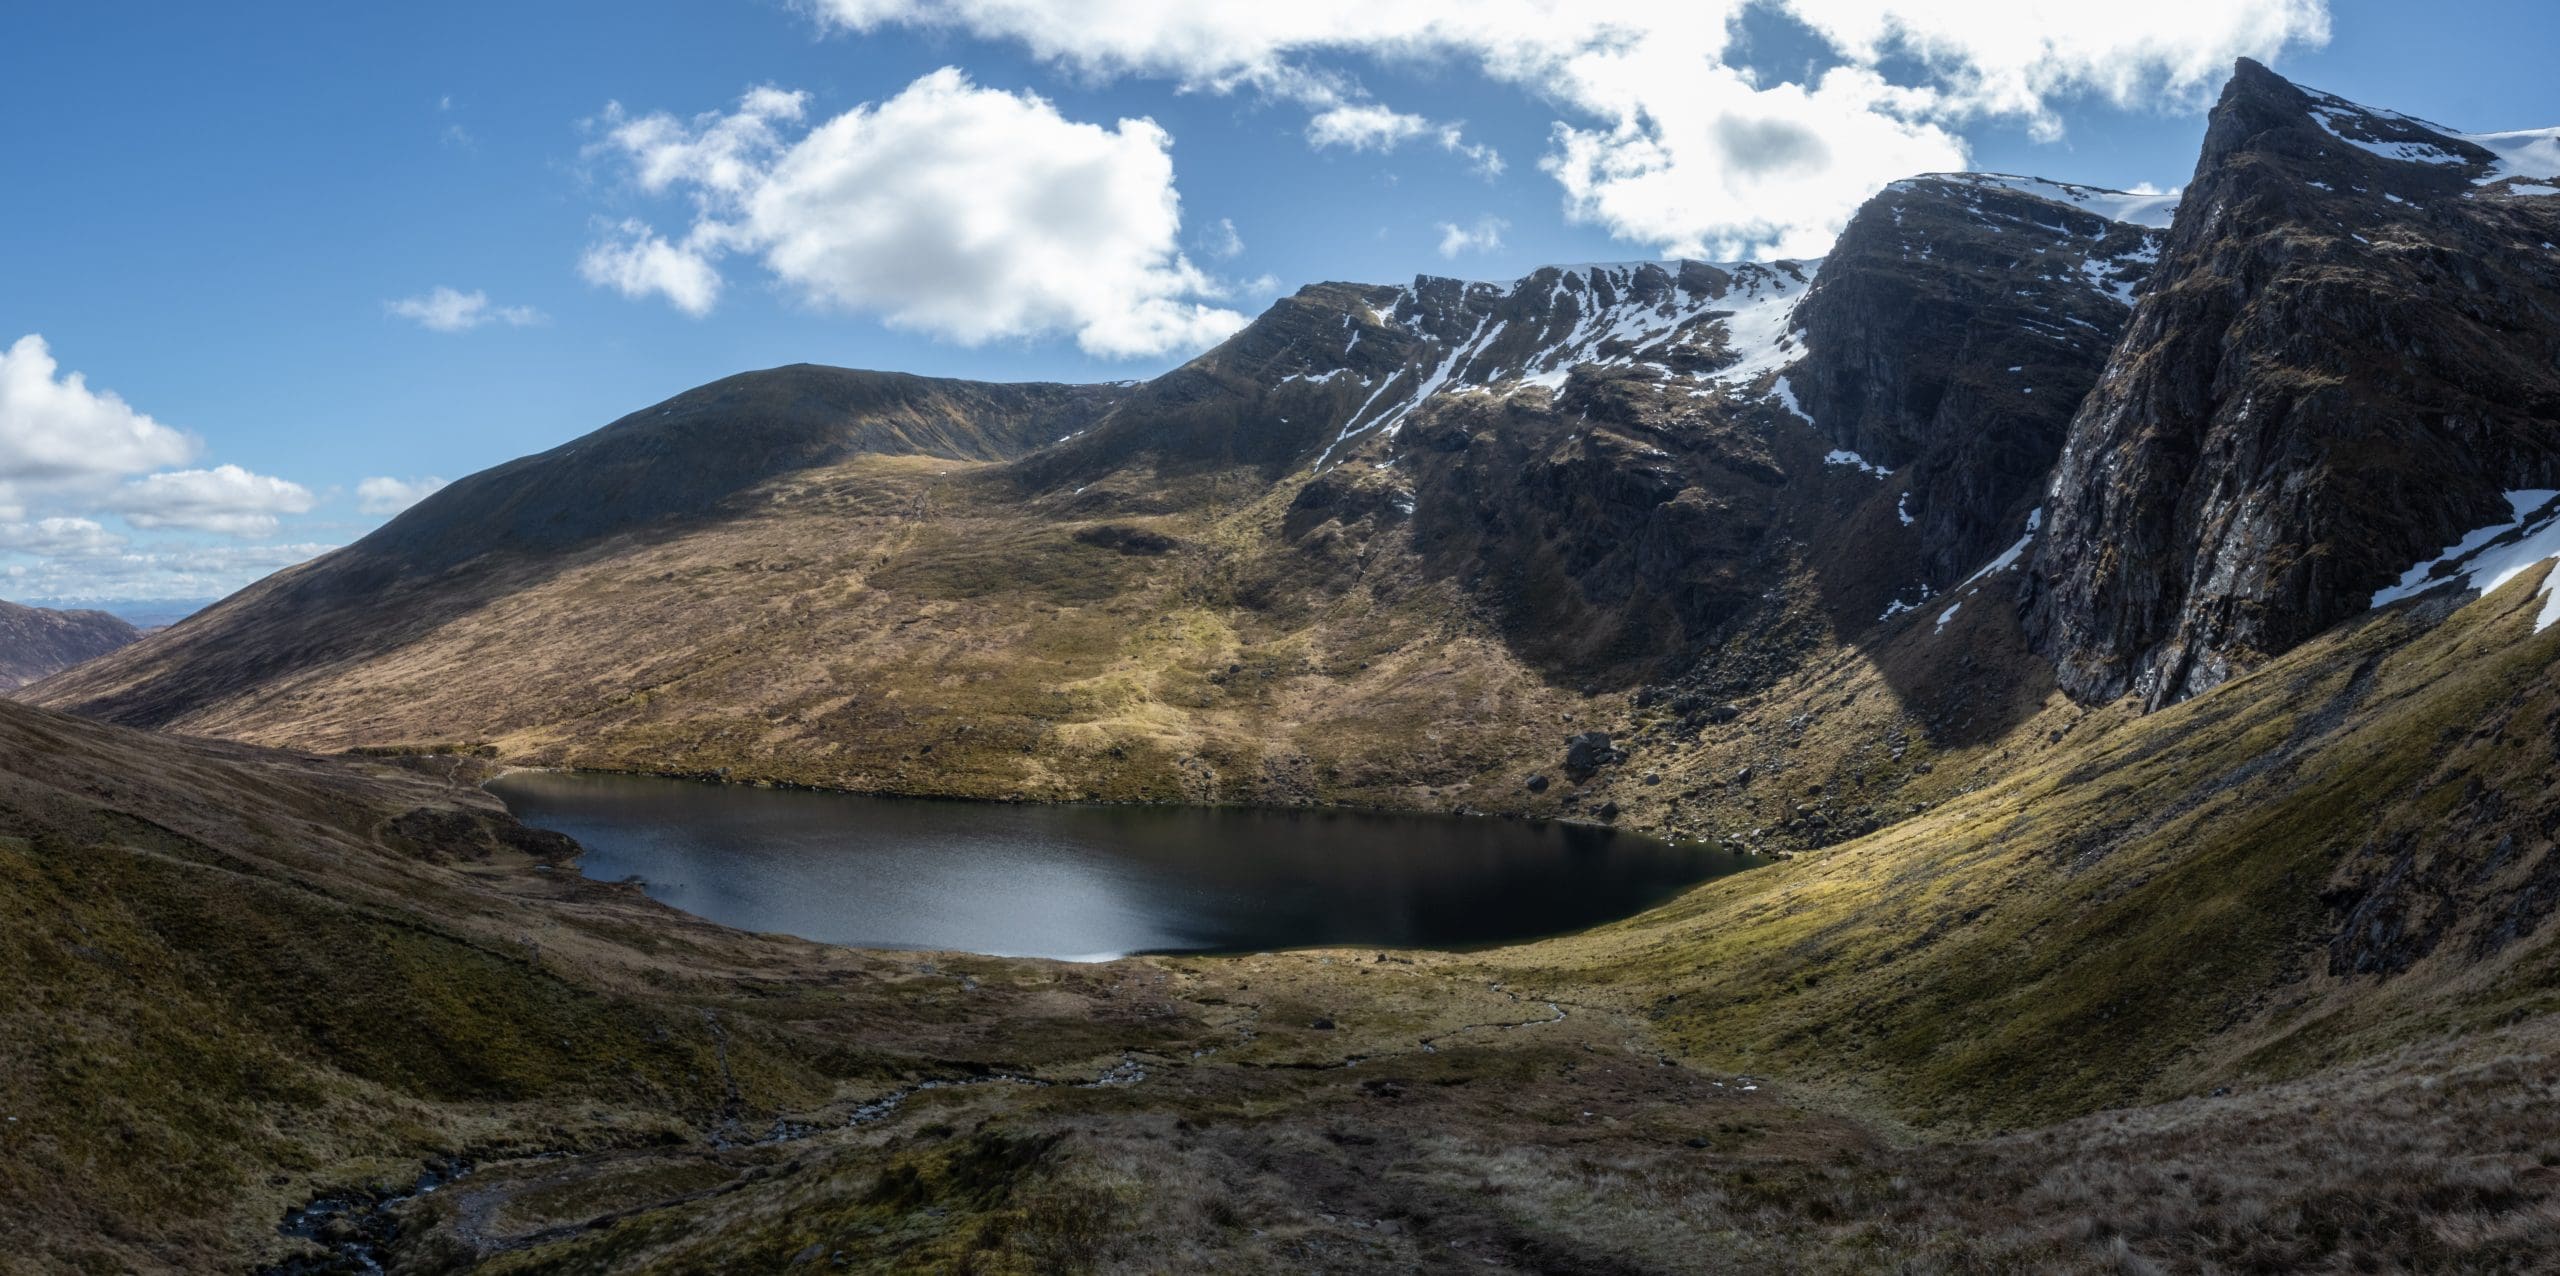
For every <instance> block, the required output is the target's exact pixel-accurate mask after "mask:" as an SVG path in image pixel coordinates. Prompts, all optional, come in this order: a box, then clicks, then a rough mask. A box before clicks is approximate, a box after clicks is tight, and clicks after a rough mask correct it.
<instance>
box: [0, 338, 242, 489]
mask: <svg viewBox="0 0 2560 1276" xmlns="http://www.w3.org/2000/svg"><path fill="white" fill-rule="evenodd" d="M195 454H196V441H195V440H194V439H191V438H189V437H187V436H186V435H184V434H181V433H179V432H178V431H176V430H173V429H170V428H169V427H168V426H165V425H162V424H160V423H159V422H157V421H154V420H152V419H151V418H150V417H148V416H145V415H143V414H142V413H140V412H136V411H134V410H133V407H132V406H131V405H130V404H127V403H126V402H125V401H124V400H123V399H121V398H118V397H116V395H115V394H114V392H112V391H107V390H92V389H90V388H89V383H88V380H87V378H85V377H83V376H82V375H81V374H79V373H77V372H71V373H62V372H61V371H60V365H59V364H57V363H56V362H54V358H53V351H52V349H51V348H50V347H48V346H46V344H45V340H44V338H43V337H40V336H36V335H34V334H32V333H31V334H29V335H27V336H23V337H20V338H18V341H17V344H15V345H13V346H10V347H9V348H8V349H6V350H0V495H5V494H6V493H7V492H8V491H9V489H10V487H11V485H12V484H14V483H18V482H35V483H45V482H54V481H76V480H83V479H98V478H113V477H115V476H117V475H122V474H132V473H136V472H139V471H142V470H148V469H153V468H156V467H158V466H163V465H180V464H184V463H185V462H187V461H189V460H192V459H194V457H195Z"/></svg>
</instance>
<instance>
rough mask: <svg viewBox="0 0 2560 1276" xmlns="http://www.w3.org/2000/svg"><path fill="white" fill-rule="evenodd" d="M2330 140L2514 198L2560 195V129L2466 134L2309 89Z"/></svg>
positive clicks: (2313, 114)
mask: <svg viewBox="0 0 2560 1276" xmlns="http://www.w3.org/2000/svg"><path fill="white" fill-rule="evenodd" d="M2303 93H2304V94H2305V95H2306V96H2307V97H2309V98H2310V99H2311V101H2312V107H2311V112H2310V114H2311V118H2312V121H2313V122H2314V123H2317V124H2318V125H2319V126H2320V127H2321V128H2322V129H2323V130H2325V131H2326V132H2327V133H2328V134H2329V136H2331V137H2333V138H2336V139H2337V140H2339V141H2341V142H2344V143H2346V144H2347V145H2349V146H2352V147H2354V148H2356V149H2357V150H2360V151H2363V152H2364V153H2366V154H2368V155H2373V156H2377V157H2380V158H2382V159H2387V160H2396V161H2398V162H2400V163H2404V164H2425V165H2430V166H2437V167H2457V168H2467V169H2470V170H2471V184H2472V185H2474V186H2480V187H2490V186H2494V187H2498V188H2499V189H2500V190H2501V191H2502V192H2504V193H2506V194H2510V195H2560V128H2543V129H2518V130H2514V131H2510V132H2503V133H2464V132H2459V131H2457V130H2454V129H2450V128H2446V127H2445V126H2443V125H2441V124H2434V123H2430V122H2428V121H2426V120H2422V119H2419V118H2418V117H2416V116H2414V115H2403V114H2401V113H2400V112H2398V111H2386V110H2382V109H2380V108H2378V107H2370V106H2364V105H2361V104H2359V103H2355V102H2350V101H2348V100H2346V99H2345V98H2342V97H2339V96H2337V95H2336V94H2333V93H2323V92H2320V91H2319V90H2317V89H2304V90H2303Z"/></svg>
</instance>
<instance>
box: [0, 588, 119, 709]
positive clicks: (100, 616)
mask: <svg viewBox="0 0 2560 1276" xmlns="http://www.w3.org/2000/svg"><path fill="white" fill-rule="evenodd" d="M141 637H142V631H141V630H139V629H136V628H134V627H133V626H131V625H129V624H126V623H125V622H124V621H122V620H119V619H117V618H116V617H114V616H110V615H108V614H107V613H105V612H103V611H52V610H48V609H46V608H43V607H22V606H19V605H18V604H16V603H11V602H0V691H13V690H16V689H17V688H19V687H23V686H25V685H27V684H28V683H31V682H34V681H36V680H38V679H41V678H45V677H49V676H51V675H53V674H56V673H60V672H61V671H63V670H65V669H68V668H70V667H72V666H73V665H76V664H79V663H81V662H83V661H87V660H95V659H97V658H98V657H100V656H103V655H106V654H107V653H108V652H111V651H114V650H116V649H117V648H119V647H123V646H125V645H126V644H128V643H132V642H135V641H137V640H139V639H140V638H141Z"/></svg>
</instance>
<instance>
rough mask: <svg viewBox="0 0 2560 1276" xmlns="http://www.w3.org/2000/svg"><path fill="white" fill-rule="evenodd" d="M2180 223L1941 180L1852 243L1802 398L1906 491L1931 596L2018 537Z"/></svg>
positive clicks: (1919, 186) (1825, 290)
mask: <svg viewBox="0 0 2560 1276" xmlns="http://www.w3.org/2000/svg"><path fill="white" fill-rule="evenodd" d="M2172 207H2173V204H2172V201H2171V199H2170V198H2169V197H2166V196H2155V197H2143V196H2126V195H2121V194H2118V193H2115V192H2111V191H2099V190H2093V189H2091V188H2089V187H2083V186H2070V185H2065V184H2062V183H2057V182H2046V181H2039V180H2036V179H2032V178H2018V177H2006V176H1999V175H1993V174H1981V173H1941V174H1934V175H1931V176H1927V177H1918V178H1913V179H1911V180H1909V181H1903V182H1897V183H1895V184H1894V185H1893V186H1891V187H1889V188H1887V189H1886V190H1885V192H1884V193H1883V194H1881V195H1879V196H1877V197H1876V198H1875V199H1874V200H1872V201H1870V202H1869V203H1868V204H1867V206H1866V207H1865V208H1863V209H1861V210H1860V211H1859V213H1858V215H1857V217H1856V218H1854V219H1853V220H1851V222H1850V223H1849V226H1848V228H1847V229H1846V230H1844V231H1843V232H1842V233H1841V236H1840V241H1839V244H1838V245H1837V246H1836V247H1835V248H1834V249H1833V250H1832V253H1831V255H1830V256H1829V257H1828V258H1826V259H1825V261H1824V267H1823V272H1822V278H1821V280H1820V281H1818V282H1817V283H1816V284H1815V285H1814V287H1813V290H1812V291H1811V293H1810V294H1809V295H1808V296H1807V297H1806V298H1805V302H1804V306H1803V308H1802V309H1800V310H1799V311H1797V313H1796V322H1797V323H1798V324H1799V325H1801V326H1802V328H1803V331H1804V344H1805V348H1806V355H1805V358H1804V359H1803V360H1802V361H1801V362H1800V363H1798V364H1796V365H1795V366H1794V367H1792V368H1790V369H1789V370H1788V372H1787V381H1788V384H1789V385H1790V386H1791V387H1792V389H1793V390H1794V394H1795V398H1796V401H1797V402H1798V403H1800V404H1801V405H1802V406H1803V409H1804V411H1805V412H1806V413H1807V414H1808V415H1809V416H1811V417H1812V419H1813V420H1814V421H1815V422H1816V423H1817V425H1818V426H1819V427H1820V429H1821V430H1822V432H1823V433H1824V434H1825V435H1828V436H1829V437H1830V438H1831V439H1832V441H1833V443H1834V444H1835V445H1836V446H1837V447H1840V448H1842V449H1845V450H1847V451H1850V452H1854V453H1856V454H1858V455H1859V456H1860V457H1861V458H1863V459H1864V460H1865V461H1867V462H1868V463H1870V464H1873V465H1876V466H1878V467H1881V468H1884V469H1888V470H1892V471H1895V472H1896V473H1897V474H1900V475H1903V476H1905V477H1904V479H1903V486H1902V494H1903V496H1904V498H1905V499H1902V500H1901V501H1900V503H1899V504H1898V506H1897V508H1898V510H1899V511H1900V513H1901V514H1902V515H1903V516H1905V517H1907V518H1908V519H1909V520H1910V522H1909V523H1907V524H1905V526H1908V527H1909V528H1910V529H1911V532H1912V534H1914V535H1916V536H1917V537H1918V538H1919V540H1920V544H1921V548H1920V556H1921V560H1922V563H1923V566H1924V571H1925V578H1926V579H1927V580H1929V581H1930V582H1931V583H1933V584H1934V585H1936V586H1938V587H1944V586H1945V585H1947V584H1948V583H1950V582H1952V581H1954V580H1956V579H1959V578H1961V577H1963V576H1964V575H1965V574H1966V573H1968V572H1970V571H1972V570H1973V569H1974V568H1976V567H1979V566H1981V565H1982V562H1983V560H1984V559H1986V558H1989V557H1990V556H1991V555H1992V553H1993V552H1995V551H1996V550H1997V549H1998V548H1999V547H2000V546H2001V545H2004V544H2006V543H2008V542H2009V541H2010V540H2012V539H2014V538H2015V536H2016V535H2017V530H2016V529H2017V527H2018V523H2019V521H2020V520H2021V519H2022V518H2023V517H2024V516H2025V514H2026V511H2027V509H2028V508H2029V507H2030V506H2032V505H2034V504H2035V502H2036V498H2037V497H2038V496H2039V495H2040V494H2041V491H2042V488H2043V485H2044V481H2045V479H2046V477H2047V475H2048V474H2049V472H2050V471H2051V469H2052V467H2053V463H2054V458H2055V457H2056V456H2058V455H2060V453H2061V450H2062V436H2063V431H2064V430H2065V429H2066V428H2067V427H2068V426H2069V424H2070V422H2071V415H2072V412H2073V410H2074V409H2075V408H2077V407H2078V406H2079V403H2080V400H2081V398H2082V397H2083V396H2084V395H2086V394H2087V393H2088V390H2089V387H2090V386H2091V385H2093V384H2095V383H2096V381H2097V379H2098V374H2099V372H2100V371H2101V370H2102V369H2103V368H2104V367H2105V365H2106V360H2107V355H2108V352H2109V351H2110V350H2111V349H2113V347H2114V345H2115V339H2116V335H2117V333H2118V332H2120V331H2121V330H2122V329H2123V327H2124V322H2125V319H2126V316H2127V315H2128V314H2129V313H2130V309H2131V307H2132V305H2133V303H2134V299H2135V297H2136V296H2137V294H2138V292H2139V290H2140V288H2141V287H2142V284H2143V282H2144V280H2145V278H2146V277H2147V276H2148V274H2149V272H2150V269H2151V264H2152V262H2153V261H2154V260H2155V259H2156V258H2157V257H2158V256H2159V252H2160V241H2161V238H2162V235H2163V233H2164V232H2163V230H2162V228H2163V227H2165V226H2167V224H2168V220H2169V214H2170V211H2171V209H2172Z"/></svg>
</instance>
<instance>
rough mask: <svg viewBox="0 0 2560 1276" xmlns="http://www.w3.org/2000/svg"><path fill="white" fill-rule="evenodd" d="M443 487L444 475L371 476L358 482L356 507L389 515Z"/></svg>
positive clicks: (376, 515)
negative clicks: (415, 477)
mask: <svg viewBox="0 0 2560 1276" xmlns="http://www.w3.org/2000/svg"><path fill="white" fill-rule="evenodd" d="M443 486H444V480H443V479H440V478H422V479H396V478H369V479H366V480H364V481H363V482H361V483H358V484H356V508H357V509H359V510H362V511H364V512H365V513H367V514H371V515H374V516H375V517H378V518H388V517H390V516H391V515H394V514H397V513H399V512H400V511H402V510H405V509H407V508H409V507H410V506H412V505H415V504H417V503H418V502H420V501H423V500H425V499H427V498H428V497H430V496H433V495H435V494H436V492H437V491H438V489H441V488H442V487H443Z"/></svg>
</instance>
